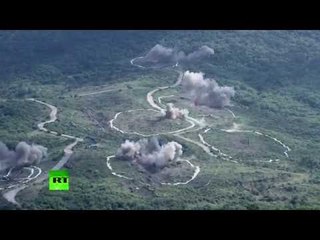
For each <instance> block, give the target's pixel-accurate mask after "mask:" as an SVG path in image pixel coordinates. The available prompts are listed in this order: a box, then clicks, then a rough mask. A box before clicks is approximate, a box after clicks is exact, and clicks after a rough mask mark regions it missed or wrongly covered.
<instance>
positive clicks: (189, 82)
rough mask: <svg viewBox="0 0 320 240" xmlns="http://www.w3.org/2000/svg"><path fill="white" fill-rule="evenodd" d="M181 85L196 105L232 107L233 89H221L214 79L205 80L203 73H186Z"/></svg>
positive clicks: (225, 87)
mask: <svg viewBox="0 0 320 240" xmlns="http://www.w3.org/2000/svg"><path fill="white" fill-rule="evenodd" d="M181 84H182V87H183V89H184V90H185V91H186V92H187V93H188V95H190V97H191V98H192V100H193V102H194V103H195V104H196V105H206V106H208V107H211V108H223V107H225V106H229V105H230V100H231V97H233V96H234V95H235V90H234V88H233V87H227V86H223V87H220V86H219V85H218V83H217V82H216V81H215V80H214V79H209V78H205V77H204V73H202V72H198V73H195V72H189V71H186V72H185V73H184V76H183V79H182V83H181Z"/></svg>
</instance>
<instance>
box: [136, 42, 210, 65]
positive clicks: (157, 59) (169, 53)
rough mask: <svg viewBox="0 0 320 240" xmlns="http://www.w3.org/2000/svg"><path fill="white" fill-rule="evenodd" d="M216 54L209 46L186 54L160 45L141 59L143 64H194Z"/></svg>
mask: <svg viewBox="0 0 320 240" xmlns="http://www.w3.org/2000/svg"><path fill="white" fill-rule="evenodd" d="M213 54H214V50H213V49H212V48H210V47H208V46H202V47H200V48H199V49H198V50H196V51H194V52H192V53H189V54H188V55H187V54H185V53H184V52H183V51H177V50H175V49H173V48H168V47H164V46H162V45H160V44H157V45H155V46H154V47H153V48H151V50H150V51H149V52H148V53H147V54H146V55H145V56H144V57H143V58H141V59H137V61H138V62H141V63H153V64H155V63H170V64H172V63H176V62H193V61H200V60H202V59H205V58H208V57H210V56H212V55H213Z"/></svg>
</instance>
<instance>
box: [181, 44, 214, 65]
mask: <svg viewBox="0 0 320 240" xmlns="http://www.w3.org/2000/svg"><path fill="white" fill-rule="evenodd" d="M213 54H214V50H213V49H212V48H210V47H208V46H202V47H201V48H199V50H197V51H194V52H192V53H190V54H189V55H188V56H186V57H185V58H182V59H181V60H182V61H188V62H192V61H200V60H202V59H205V58H208V57H210V56H211V55H213Z"/></svg>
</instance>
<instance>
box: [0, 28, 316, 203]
mask: <svg viewBox="0 0 320 240" xmlns="http://www.w3.org/2000/svg"><path fill="white" fill-rule="evenodd" d="M319 41H320V32H319V31H90V32H86V31H70V32H65V31H1V32H0V53H1V55H2V56H5V57H3V58H2V59H1V66H2V67H1V69H0V76H1V77H0V96H1V99H0V126H1V128H0V140H1V141H2V142H4V143H6V144H7V145H8V146H9V147H10V148H13V147H14V146H15V145H16V144H17V143H18V142H19V141H27V142H34V143H37V144H41V145H44V146H45V147H47V148H48V149H49V151H48V153H49V157H48V161H47V162H46V163H43V165H41V166H40V167H41V168H43V169H44V170H48V169H49V168H50V167H52V166H53V165H54V164H55V163H56V162H57V161H58V160H59V159H60V158H61V156H62V155H63V149H64V147H65V146H66V145H68V144H70V143H71V142H72V140H70V139H69V140H68V139H65V138H63V137H62V136H61V134H62V133H64V134H70V135H74V136H77V137H82V138H84V142H83V143H80V144H79V145H77V146H76V147H75V149H74V150H75V151H74V155H72V157H71V159H70V160H69V162H68V164H67V165H66V167H67V168H68V169H69V171H70V176H71V177H70V179H71V190H70V192H50V191H48V189H47V187H46V185H45V184H44V185H43V187H42V188H40V189H39V191H36V190H35V188H34V187H29V188H26V189H25V190H23V191H22V192H20V193H19V194H18V196H17V201H19V202H20V203H21V204H22V208H23V209H320V201H319V194H320V186H319V183H320V157H319V156H320V151H319V149H320V127H319V126H320V100H319V99H320V91H319V88H320V81H319V75H320V68H319V63H320V58H319V54H320V45H319ZM156 43H160V44H162V45H164V46H168V47H174V46H175V47H177V48H178V49H181V50H184V51H185V52H189V51H192V50H195V49H197V48H199V47H200V46H201V45H204V44H205V45H208V46H209V47H212V48H213V49H214V50H215V55H214V56H213V58H212V59H210V60H209V61H206V62H200V63H197V64H192V65H191V64H190V66H186V67H185V69H188V70H190V71H203V72H204V73H205V74H206V76H208V77H213V78H215V79H216V80H217V82H218V83H219V84H221V85H228V86H234V87H235V90H236V95H235V98H234V99H233V102H232V104H233V106H232V107H230V109H232V111H233V112H234V113H235V114H236V116H237V117H236V119H233V118H232V116H231V114H230V113H228V112H227V111H225V110H210V114H212V115H213V116H214V117H205V120H206V122H207V123H208V124H209V125H210V126H211V127H212V128H213V129H212V130H210V131H209V132H208V133H206V134H203V136H204V138H205V140H206V141H207V142H208V143H209V144H212V145H214V146H215V147H217V148H219V149H221V150H222V151H223V152H225V153H227V154H229V155H231V156H232V157H233V159H238V160H240V163H239V164H235V163H232V162H228V161H224V160H223V159H221V158H219V157H217V158H216V157H210V156H209V155H208V154H206V153H205V152H204V151H203V150H202V149H201V148H200V147H198V146H196V145H194V144H192V143H190V142H187V141H184V140H182V139H180V138H178V137H175V136H169V135H165V136H161V137H162V138H163V139H165V140H168V141H169V140H174V141H178V142H180V143H181V144H182V145H183V148H184V157H186V158H190V159H191V160H190V161H191V162H192V163H194V164H195V165H198V166H200V168H201V172H200V174H199V175H198V177H197V178H196V179H195V180H194V181H192V182H190V183H189V184H188V185H180V186H162V185H160V184H159V179H160V180H161V181H162V180H165V179H166V178H168V179H166V180H167V181H169V180H170V181H179V180H181V181H184V180H186V179H187V178H188V177H189V176H191V175H192V171H190V169H187V168H186V169H184V170H183V174H181V176H177V178H174V177H172V176H171V177H170V176H150V175H148V174H146V173H143V172H141V171H139V169H136V168H133V167H132V166H130V165H128V164H127V163H126V162H113V165H112V166H113V167H114V169H115V170H116V171H118V172H120V173H123V174H124V175H127V176H130V177H133V178H134V180H132V181H130V180H125V179H121V178H118V177H116V176H114V175H112V174H111V172H110V171H109V169H108V168H107V166H106V156H108V155H112V154H114V153H115V151H116V149H117V148H118V147H119V145H120V144H121V143H122V142H123V141H124V140H125V139H130V140H138V139H139V138H140V137H139V136H135V135H127V134H120V133H119V132H116V131H115V130H113V129H111V128H110V126H109V121H110V120H111V119H112V118H113V117H114V115H115V114H116V113H117V112H120V111H124V112H125V111H128V110H130V109H140V108H144V109H148V108H150V106H149V105H148V103H147V102H146V95H147V93H148V92H149V91H150V90H152V89H155V88H156V87H158V86H167V85H171V84H173V83H174V82H175V81H176V79H177V76H178V74H177V73H176V72H174V71H170V70H166V69H162V70H156V69H139V68H136V67H134V66H131V65H130V60H131V59H132V58H134V57H137V56H141V55H143V54H145V53H146V52H147V51H148V50H149V49H150V48H151V47H153V46H154V45H155V44H156ZM110 89H111V91H108V90H110ZM104 90H106V92H104V93H100V94H94V95H86V96H85V95H83V94H86V93H92V92H99V91H104ZM178 92H179V88H177V89H167V90H164V91H159V92H157V93H156V94H154V99H155V100H157V98H158V97H160V96H163V95H171V94H175V95H177V94H178ZM30 97H34V98H37V99H39V100H41V101H44V102H47V103H50V104H52V105H54V106H57V108H58V120H57V121H56V122H55V123H51V124H48V125H47V126H46V127H47V128H48V129H49V130H50V131H56V132H58V136H52V135H50V134H47V133H44V132H40V131H38V130H37V123H39V122H42V121H45V120H47V119H49V113H50V109H49V108H47V107H45V106H44V105H40V104H38V103H34V102H30V101H25V100H24V99H25V98H30ZM162 102H163V103H164V104H165V103H168V102H172V103H174V104H175V106H177V107H179V108H188V110H189V111H190V115H191V116H193V117H195V118H200V116H201V115H205V114H207V112H206V111H207V110H206V109H204V108H201V107H200V108H199V107H194V106H193V105H192V103H190V102H189V101H188V100H185V99H181V98H180V97H179V96H175V97H173V98H164V99H162ZM155 114H156V113H153V112H151V111H150V112H149V111H144V112H141V113H139V114H138V113H137V112H130V113H123V115H120V116H119V118H118V119H117V120H116V121H115V122H114V124H115V125H116V126H118V127H120V126H121V129H123V130H125V131H130V132H133V131H136V132H139V133H145V134H149V133H152V132H157V131H161V130H164V131H171V130H176V129H179V128H183V127H186V126H188V123H186V122H178V123H179V124H177V122H175V123H172V122H170V121H168V120H166V121H167V124H165V125H157V124H154V123H153V122H152V121H153V120H154V119H155ZM233 121H235V122H236V123H238V124H240V125H241V126H242V129H244V130H257V131H260V132H262V133H265V134H268V135H270V136H273V137H276V138H277V139H279V140H281V141H282V142H284V143H285V144H286V145H288V146H289V147H290V148H291V149H292V151H290V152H289V158H286V157H285V156H284V154H283V152H284V148H282V147H281V146H280V145H279V144H277V143H275V142H274V141H272V140H270V139H268V138H265V137H262V136H257V135H254V134H250V133H225V132H222V131H219V130H218V129H220V128H224V129H228V128H230V127H231V126H232V122H233ZM202 132H203V130H202ZM198 133H200V132H191V133H186V134H183V136H185V137H188V138H190V139H193V140H197V141H199V138H198ZM96 143H98V144H99V146H98V147H96V148H92V147H89V146H90V145H92V144H96ZM270 158H272V159H274V158H277V159H280V161H279V162H276V163H268V162H267V161H268V160H269V159H270ZM15 208H16V207H15V206H12V205H10V204H9V203H6V202H5V200H4V199H0V209H15Z"/></svg>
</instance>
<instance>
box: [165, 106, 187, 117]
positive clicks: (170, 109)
mask: <svg viewBox="0 0 320 240" xmlns="http://www.w3.org/2000/svg"><path fill="white" fill-rule="evenodd" d="M188 114H189V111H188V109H179V108H176V107H174V105H173V104H172V103H168V104H167V108H166V110H165V111H164V112H163V115H164V116H165V118H168V119H177V118H180V119H184V118H185V117H187V116H188Z"/></svg>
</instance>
